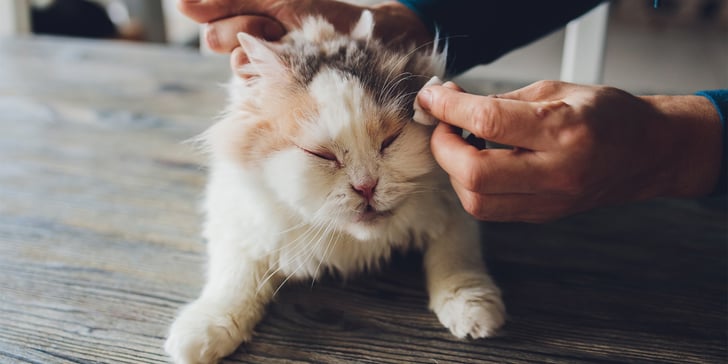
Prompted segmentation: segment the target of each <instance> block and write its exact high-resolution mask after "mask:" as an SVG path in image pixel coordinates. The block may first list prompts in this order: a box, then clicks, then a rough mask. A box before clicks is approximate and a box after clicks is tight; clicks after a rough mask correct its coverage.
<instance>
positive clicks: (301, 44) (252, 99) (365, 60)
mask: <svg viewBox="0 0 728 364" xmlns="http://www.w3.org/2000/svg"><path fill="white" fill-rule="evenodd" d="M373 27H374V24H373V22H372V17H371V14H370V13H368V12H364V13H363V15H362V17H361V19H360V20H359V22H358V23H357V24H356V25H355V26H354V28H353V29H352V31H351V32H350V33H349V34H340V33H337V32H336V31H335V30H334V28H333V26H332V25H331V24H329V23H327V22H326V21H324V20H322V19H319V18H310V19H307V20H305V21H304V22H303V26H302V28H301V29H299V30H296V31H293V32H291V33H289V35H287V36H286V37H285V38H284V39H283V40H282V41H281V42H279V43H268V42H265V41H262V40H260V39H256V38H254V37H252V36H250V35H247V34H242V33H241V34H240V35H239V40H240V43H241V47H242V49H243V51H244V52H245V54H246V57H247V59H248V61H249V63H245V64H234V72H235V75H236V76H235V77H234V80H233V82H232V83H231V87H230V97H231V100H230V105H229V109H228V110H227V112H226V115H225V117H224V118H223V120H222V121H221V122H220V123H218V124H217V125H216V126H215V127H213V128H212V129H211V131H210V132H209V133H208V143H209V144H210V147H211V148H212V151H213V156H214V158H223V159H226V160H228V161H231V162H233V164H234V165H236V166H239V167H240V168H243V169H246V170H248V171H251V170H254V171H256V173H258V176H259V178H260V180H261V182H262V183H263V184H265V185H266V188H269V189H271V190H272V192H274V194H275V195H276V196H277V198H278V199H279V200H280V202H281V203H284V204H285V205H287V206H288V207H289V208H290V209H291V210H292V211H293V213H294V214H297V215H298V217H300V218H301V219H303V220H304V221H306V222H309V223H315V224H317V225H320V226H323V228H326V229H330V230H331V231H343V232H347V233H349V234H351V235H353V236H355V237H357V238H359V239H362V240H364V239H370V238H374V237H378V236H382V235H383V234H386V230H387V229H388V226H391V224H396V223H398V222H397V221H399V223H405V220H406V219H403V216H399V215H398V214H401V213H402V212H401V209H400V207H402V206H403V204H404V203H405V202H406V201H407V200H408V199H410V198H417V197H418V196H417V195H418V194H420V193H423V192H426V191H429V190H431V186H428V185H427V183H428V177H429V176H431V173H432V172H433V170H434V169H435V168H436V167H435V163H434V161H433V159H432V155H431V154H430V150H429V138H430V133H431V132H432V129H431V128H428V127H426V126H422V125H419V124H416V123H414V122H413V121H412V114H413V110H412V104H413V101H414V97H415V95H416V93H417V91H418V90H419V89H420V88H421V87H422V85H423V84H424V83H425V82H426V81H427V80H428V79H429V78H430V77H431V76H433V75H438V76H442V73H443V72H444V56H443V55H442V54H441V53H438V52H437V49H436V47H437V45H436V44H435V45H433V46H432V47H429V49H430V50H429V51H425V50H420V49H416V48H415V47H414V46H413V47H411V48H410V49H405V50H396V51H395V50H392V49H388V48H386V47H384V46H383V45H382V44H381V43H380V41H378V40H376V39H374V38H373V37H372V30H373ZM433 48H434V49H433Z"/></svg>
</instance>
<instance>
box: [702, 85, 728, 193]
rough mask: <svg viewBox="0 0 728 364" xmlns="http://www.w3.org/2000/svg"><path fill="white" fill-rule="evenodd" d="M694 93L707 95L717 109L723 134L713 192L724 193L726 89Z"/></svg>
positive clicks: (727, 185)
mask: <svg viewBox="0 0 728 364" xmlns="http://www.w3.org/2000/svg"><path fill="white" fill-rule="evenodd" d="M695 94H696V95H700V96H704V97H707V98H708V100H710V102H712V103H713V106H715V109H716V110H717V111H718V117H719V118H720V124H721V126H722V127H723V129H722V131H721V133H722V135H723V151H722V153H723V154H722V155H721V160H722V161H721V164H720V177H719V178H718V184H717V185H716V187H715V190H714V192H713V194H714V195H720V194H726V190H728V181H727V180H726V172H728V166H727V165H726V159H727V158H728V149H727V148H726V139H728V130H727V129H726V125H725V124H726V118H728V89H723V90H709V91H699V92H697V93H695Z"/></svg>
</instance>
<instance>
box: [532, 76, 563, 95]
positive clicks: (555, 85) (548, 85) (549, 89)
mask: <svg viewBox="0 0 728 364" xmlns="http://www.w3.org/2000/svg"><path fill="white" fill-rule="evenodd" d="M560 85H561V82H559V81H553V80H541V81H537V82H534V83H533V84H532V85H531V89H532V90H531V91H532V92H533V93H534V94H535V95H536V96H538V97H543V96H546V95H551V94H554V93H555V92H556V91H557V90H558V89H559V86H560Z"/></svg>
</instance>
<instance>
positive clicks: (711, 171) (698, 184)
mask: <svg viewBox="0 0 728 364" xmlns="http://www.w3.org/2000/svg"><path fill="white" fill-rule="evenodd" d="M417 98H418V102H419V103H420V104H421V106H422V107H423V108H424V109H425V110H427V111H428V112H429V113H431V114H432V115H433V116H434V117H435V118H437V119H439V120H441V121H443V122H441V123H440V124H439V125H438V126H437V127H436V129H435V131H434V133H433V136H432V139H431V148H432V152H433V155H434V157H435V159H436V160H437V162H438V163H439V164H440V166H441V167H442V168H443V169H444V170H445V171H446V172H447V173H448V174H449V175H450V181H451V183H452V185H453V187H454V189H455V192H456V193H457V195H458V197H459V198H460V201H461V203H462V204H463V206H464V208H465V209H466V210H467V211H468V212H469V213H470V214H472V215H474V216H475V217H477V218H479V219H481V220H489V221H526V222H545V221H549V220H553V219H557V218H560V217H563V216H566V215H570V214H573V213H576V212H580V211H584V210H588V209H591V208H595V207H598V206H605V205H613V204H620V203H625V202H631V201H638V200H644V199H649V198H653V197H658V196H673V197H695V196H701V195H704V194H707V193H708V192H710V191H711V190H712V188H713V187H714V185H715V183H716V180H717V177H718V173H719V169H720V167H719V166H720V157H721V152H720V151H721V150H722V149H721V148H722V140H721V136H720V128H721V126H720V122H719V119H718V115H717V112H716V111H715V109H714V107H713V106H712V105H711V103H710V101H708V100H707V99H706V98H704V97H700V96H651V97H636V96H633V95H631V94H629V93H627V92H624V91H622V90H618V89H615V88H610V87H600V86H581V85H575V84H568V83H563V82H555V81H542V82H537V83H535V84H532V85H529V86H527V87H525V88H522V89H520V90H516V91H513V92H510V93H506V94H503V95H499V96H497V97H488V96H477V95H472V94H467V93H464V92H462V90H460V89H459V88H458V87H457V86H455V85H454V84H452V83H448V84H445V85H443V86H432V87H428V88H424V89H423V90H422V91H421V92H420V93H419V94H418V96H417ZM454 127H458V128H464V129H466V130H468V131H470V132H472V133H473V134H475V135H476V136H477V137H479V138H483V139H487V140H490V141H494V142H497V143H501V144H506V145H512V146H514V147H516V148H514V149H485V150H480V149H478V148H476V147H474V146H472V145H470V144H468V143H467V142H466V141H465V140H463V139H462V137H461V136H460V133H459V132H458V131H457V130H456V129H455V128H454Z"/></svg>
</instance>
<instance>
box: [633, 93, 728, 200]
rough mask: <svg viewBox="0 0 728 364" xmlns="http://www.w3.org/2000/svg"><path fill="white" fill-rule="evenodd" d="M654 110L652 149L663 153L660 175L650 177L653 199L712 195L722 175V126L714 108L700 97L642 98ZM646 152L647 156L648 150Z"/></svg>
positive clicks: (660, 161)
mask: <svg viewBox="0 0 728 364" xmlns="http://www.w3.org/2000/svg"><path fill="white" fill-rule="evenodd" d="M642 99H644V100H645V101H647V102H648V103H649V104H651V105H652V106H653V107H654V108H655V110H657V113H658V115H659V116H658V118H659V120H657V123H656V124H655V125H652V127H653V130H652V132H651V138H653V139H652V140H650V141H648V147H649V146H650V145H649V143H653V142H654V145H655V148H659V149H660V150H662V151H663V152H662V153H661V154H660V155H659V156H660V159H659V160H658V161H656V163H663V166H662V170H663V171H664V173H663V174H659V175H657V176H653V177H654V178H655V179H654V180H653V186H652V191H653V192H654V194H655V196H651V197H657V196H666V197H698V196H704V195H707V194H709V193H711V192H713V191H714V190H715V188H716V184H717V181H718V177H719V175H720V173H721V171H722V168H724V167H721V162H722V159H723V158H725V157H724V156H723V154H724V153H723V150H724V149H723V148H724V147H723V143H724V141H723V126H722V125H721V120H720V117H719V114H718V112H717V111H716V108H715V107H714V105H713V104H712V103H711V102H710V100H708V99H707V98H705V97H702V96H645V97H642ZM647 152H650V150H648V151H647Z"/></svg>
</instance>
